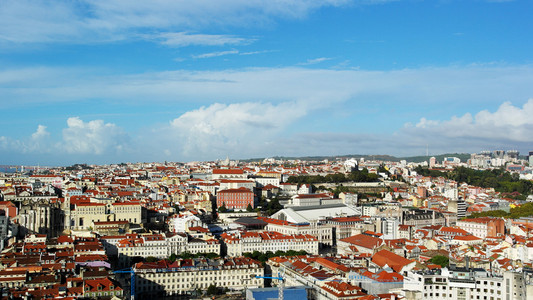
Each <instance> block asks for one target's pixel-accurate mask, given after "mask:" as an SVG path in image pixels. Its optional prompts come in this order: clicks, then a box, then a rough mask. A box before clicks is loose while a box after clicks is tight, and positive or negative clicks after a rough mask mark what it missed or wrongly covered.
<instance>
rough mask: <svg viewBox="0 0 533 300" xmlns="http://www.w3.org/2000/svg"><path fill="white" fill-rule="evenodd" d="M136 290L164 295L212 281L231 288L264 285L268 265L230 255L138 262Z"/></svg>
mask: <svg viewBox="0 0 533 300" xmlns="http://www.w3.org/2000/svg"><path fill="white" fill-rule="evenodd" d="M133 269H134V271H135V277H136V294H137V295H139V296H141V297H143V296H144V297H148V296H149V297H155V298H154V299H157V297H163V296H178V295H184V296H185V295H187V294H191V293H193V292H194V291H200V292H201V291H202V290H207V288H208V287H209V286H210V285H214V286H217V287H226V288H228V289H230V290H243V289H244V288H260V287H263V286H264V281H263V279H262V278H256V277H258V276H259V277H261V276H263V275H264V269H263V267H262V266H261V263H260V262H258V261H256V260H253V259H251V258H247V257H234V258H228V259H213V260H211V259H185V260H177V261H175V262H173V263H170V262H168V261H160V262H158V263H138V264H136V265H135V267H134V268H133Z"/></svg>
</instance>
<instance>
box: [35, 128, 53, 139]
mask: <svg viewBox="0 0 533 300" xmlns="http://www.w3.org/2000/svg"><path fill="white" fill-rule="evenodd" d="M49 136H50V133H49V132H48V131H46V126H44V125H39V126H37V131H35V132H34V133H33V134H32V135H31V138H32V139H33V140H41V139H44V138H47V137H49Z"/></svg>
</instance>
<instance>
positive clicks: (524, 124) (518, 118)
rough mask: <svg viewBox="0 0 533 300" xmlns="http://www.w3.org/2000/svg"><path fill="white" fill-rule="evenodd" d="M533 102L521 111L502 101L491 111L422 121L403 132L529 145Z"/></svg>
mask: <svg viewBox="0 0 533 300" xmlns="http://www.w3.org/2000/svg"><path fill="white" fill-rule="evenodd" d="M532 115H533V99H530V100H529V101H527V102H526V103H525V104H524V105H523V106H522V107H521V108H520V107H516V106H514V105H512V104H511V103H510V102H504V103H503V104H502V105H500V107H499V108H498V110H496V111H495V112H493V113H492V112H489V111H487V110H483V111H480V112H478V113H477V114H475V115H474V116H472V115H471V114H470V113H467V114H464V115H463V116H460V117H457V116H454V117H452V118H451V119H450V120H446V121H437V120H426V119H425V118H422V119H421V120H420V122H419V123H418V124H417V125H416V127H415V128H412V127H410V126H407V127H406V128H405V129H404V130H405V132H406V133H408V134H410V135H416V136H424V137H430V136H435V137H436V138H441V139H457V138H465V139H473V141H480V140H482V141H485V142H489V143H490V142H501V141H509V142H521V143H523V142H527V143H533V118H531V116H532Z"/></svg>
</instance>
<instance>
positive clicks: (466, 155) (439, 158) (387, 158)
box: [240, 153, 470, 163]
mask: <svg viewBox="0 0 533 300" xmlns="http://www.w3.org/2000/svg"><path fill="white" fill-rule="evenodd" d="M433 156H435V158H436V159H437V162H442V161H443V160H444V158H445V157H457V158H459V159H460V160H461V162H466V161H467V160H468V159H470V154H469V153H446V154H439V155H433ZM433 156H409V157H395V156H392V155H384V154H379V155H362V154H349V155H335V156H302V157H290V156H274V157H272V158H274V159H281V160H301V161H322V160H326V159H327V160H329V161H335V160H337V159H348V158H356V159H360V158H364V159H365V160H381V161H400V160H406V161H407V162H415V163H419V162H423V161H429V159H430V158H431V157H433ZM263 160H264V158H251V159H242V160H240V161H242V162H253V161H263Z"/></svg>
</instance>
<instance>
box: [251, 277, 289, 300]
mask: <svg viewBox="0 0 533 300" xmlns="http://www.w3.org/2000/svg"><path fill="white" fill-rule="evenodd" d="M255 278H263V279H277V280H279V284H278V299H279V300H283V282H284V281H285V279H283V277H282V276H281V274H280V273H278V277H272V276H255Z"/></svg>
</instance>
